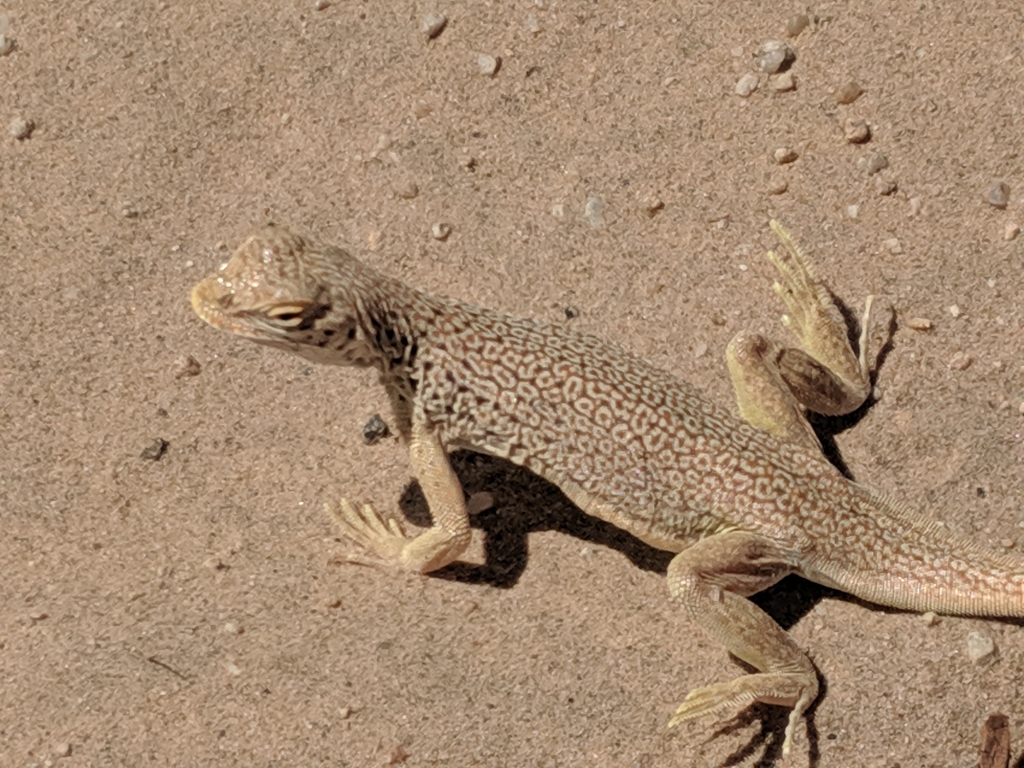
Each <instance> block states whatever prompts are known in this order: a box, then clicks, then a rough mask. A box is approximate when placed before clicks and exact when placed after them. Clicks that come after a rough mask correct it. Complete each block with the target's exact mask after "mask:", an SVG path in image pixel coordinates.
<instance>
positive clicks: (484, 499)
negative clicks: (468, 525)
mask: <svg viewBox="0 0 1024 768" xmlns="http://www.w3.org/2000/svg"><path fill="white" fill-rule="evenodd" d="M493 507H494V494H493V493H489V492H488V491H477V492H476V493H474V494H473V495H472V496H470V497H469V500H468V501H466V512H468V513H469V514H470V515H479V514H480V513H481V512H486V511H487V510H488V509H493Z"/></svg>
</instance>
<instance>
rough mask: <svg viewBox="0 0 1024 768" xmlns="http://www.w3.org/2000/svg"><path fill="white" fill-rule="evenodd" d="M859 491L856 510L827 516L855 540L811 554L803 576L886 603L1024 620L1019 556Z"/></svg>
mask: <svg viewBox="0 0 1024 768" xmlns="http://www.w3.org/2000/svg"><path fill="white" fill-rule="evenodd" d="M861 491H862V492H861V494H859V500H858V501H859V503H858V504H857V507H858V508H857V509H852V510H849V509H848V510H837V514H836V516H835V519H834V521H833V522H834V523H835V524H836V525H837V526H838V527H839V528H840V531H839V532H838V533H839V538H838V540H840V541H843V542H860V543H859V545H857V544H855V545H854V546H844V547H842V548H841V551H839V552H835V551H833V552H830V553H829V556H828V557H827V558H821V559H820V561H815V559H814V558H812V567H811V568H810V569H809V570H810V572H808V573H807V575H808V576H809V577H810V578H812V579H814V580H815V581H820V582H821V583H824V584H826V585H828V586H834V587H836V588H838V589H841V590H842V591H844V592H847V593H849V594H852V595H855V596H856V597H859V598H861V599H862V600H868V601H870V602H873V603H878V604H880V605H888V606H891V607H893V608H903V609H906V610H912V611H935V612H936V613H944V614H953V615H961V616H1001V617H1022V618H1024V559H1022V558H1020V557H1015V556H1012V555H1005V554H997V553H994V552H990V551H987V550H985V549H983V548H981V547H979V546H978V545H977V544H974V543H973V542H971V541H968V540H967V539H966V538H964V537H962V536H958V535H956V534H953V533H951V532H950V531H949V530H947V529H946V528H945V527H944V526H942V525H941V524H940V523H938V522H936V521H932V520H927V519H924V518H922V517H921V516H920V515H919V514H917V513H914V512H912V511H910V510H909V509H907V508H906V507H905V506H904V505H903V504H902V503H900V502H898V501H895V500H893V499H892V498H890V497H889V496H887V495H886V494H883V493H879V492H877V491H871V490H868V489H861ZM843 528H846V530H845V531H844V530H842V529H843ZM819 577H820V578H819Z"/></svg>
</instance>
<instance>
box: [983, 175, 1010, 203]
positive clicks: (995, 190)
mask: <svg viewBox="0 0 1024 768" xmlns="http://www.w3.org/2000/svg"><path fill="white" fill-rule="evenodd" d="M985 202H986V203H988V204H989V205H991V206H992V207H994V208H1006V206H1007V205H1009V203H1010V187H1009V186H1008V185H1007V183H1006V182H1005V181H993V182H992V183H991V184H990V185H989V188H988V189H987V190H985Z"/></svg>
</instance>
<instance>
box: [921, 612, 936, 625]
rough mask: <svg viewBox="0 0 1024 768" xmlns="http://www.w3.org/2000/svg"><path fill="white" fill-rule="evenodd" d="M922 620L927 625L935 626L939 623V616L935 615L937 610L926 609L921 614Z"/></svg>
mask: <svg viewBox="0 0 1024 768" xmlns="http://www.w3.org/2000/svg"><path fill="white" fill-rule="evenodd" d="M921 621H923V622H924V623H925V626H928V627H934V626H935V625H936V624H938V623H939V617H938V616H937V615H935V611H925V612H924V613H922V614H921Z"/></svg>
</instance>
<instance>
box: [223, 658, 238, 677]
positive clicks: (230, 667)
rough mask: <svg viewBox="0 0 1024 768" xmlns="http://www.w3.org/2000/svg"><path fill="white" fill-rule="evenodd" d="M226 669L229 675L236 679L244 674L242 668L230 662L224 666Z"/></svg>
mask: <svg viewBox="0 0 1024 768" xmlns="http://www.w3.org/2000/svg"><path fill="white" fill-rule="evenodd" d="M224 669H226V670H227V672H228V674H229V675H232V676H234V677H238V676H239V675H240V674H242V668H241V667H240V666H238V665H237V664H233V663H232V662H230V661H229V662H228V663H227V664H225V665H224Z"/></svg>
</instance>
